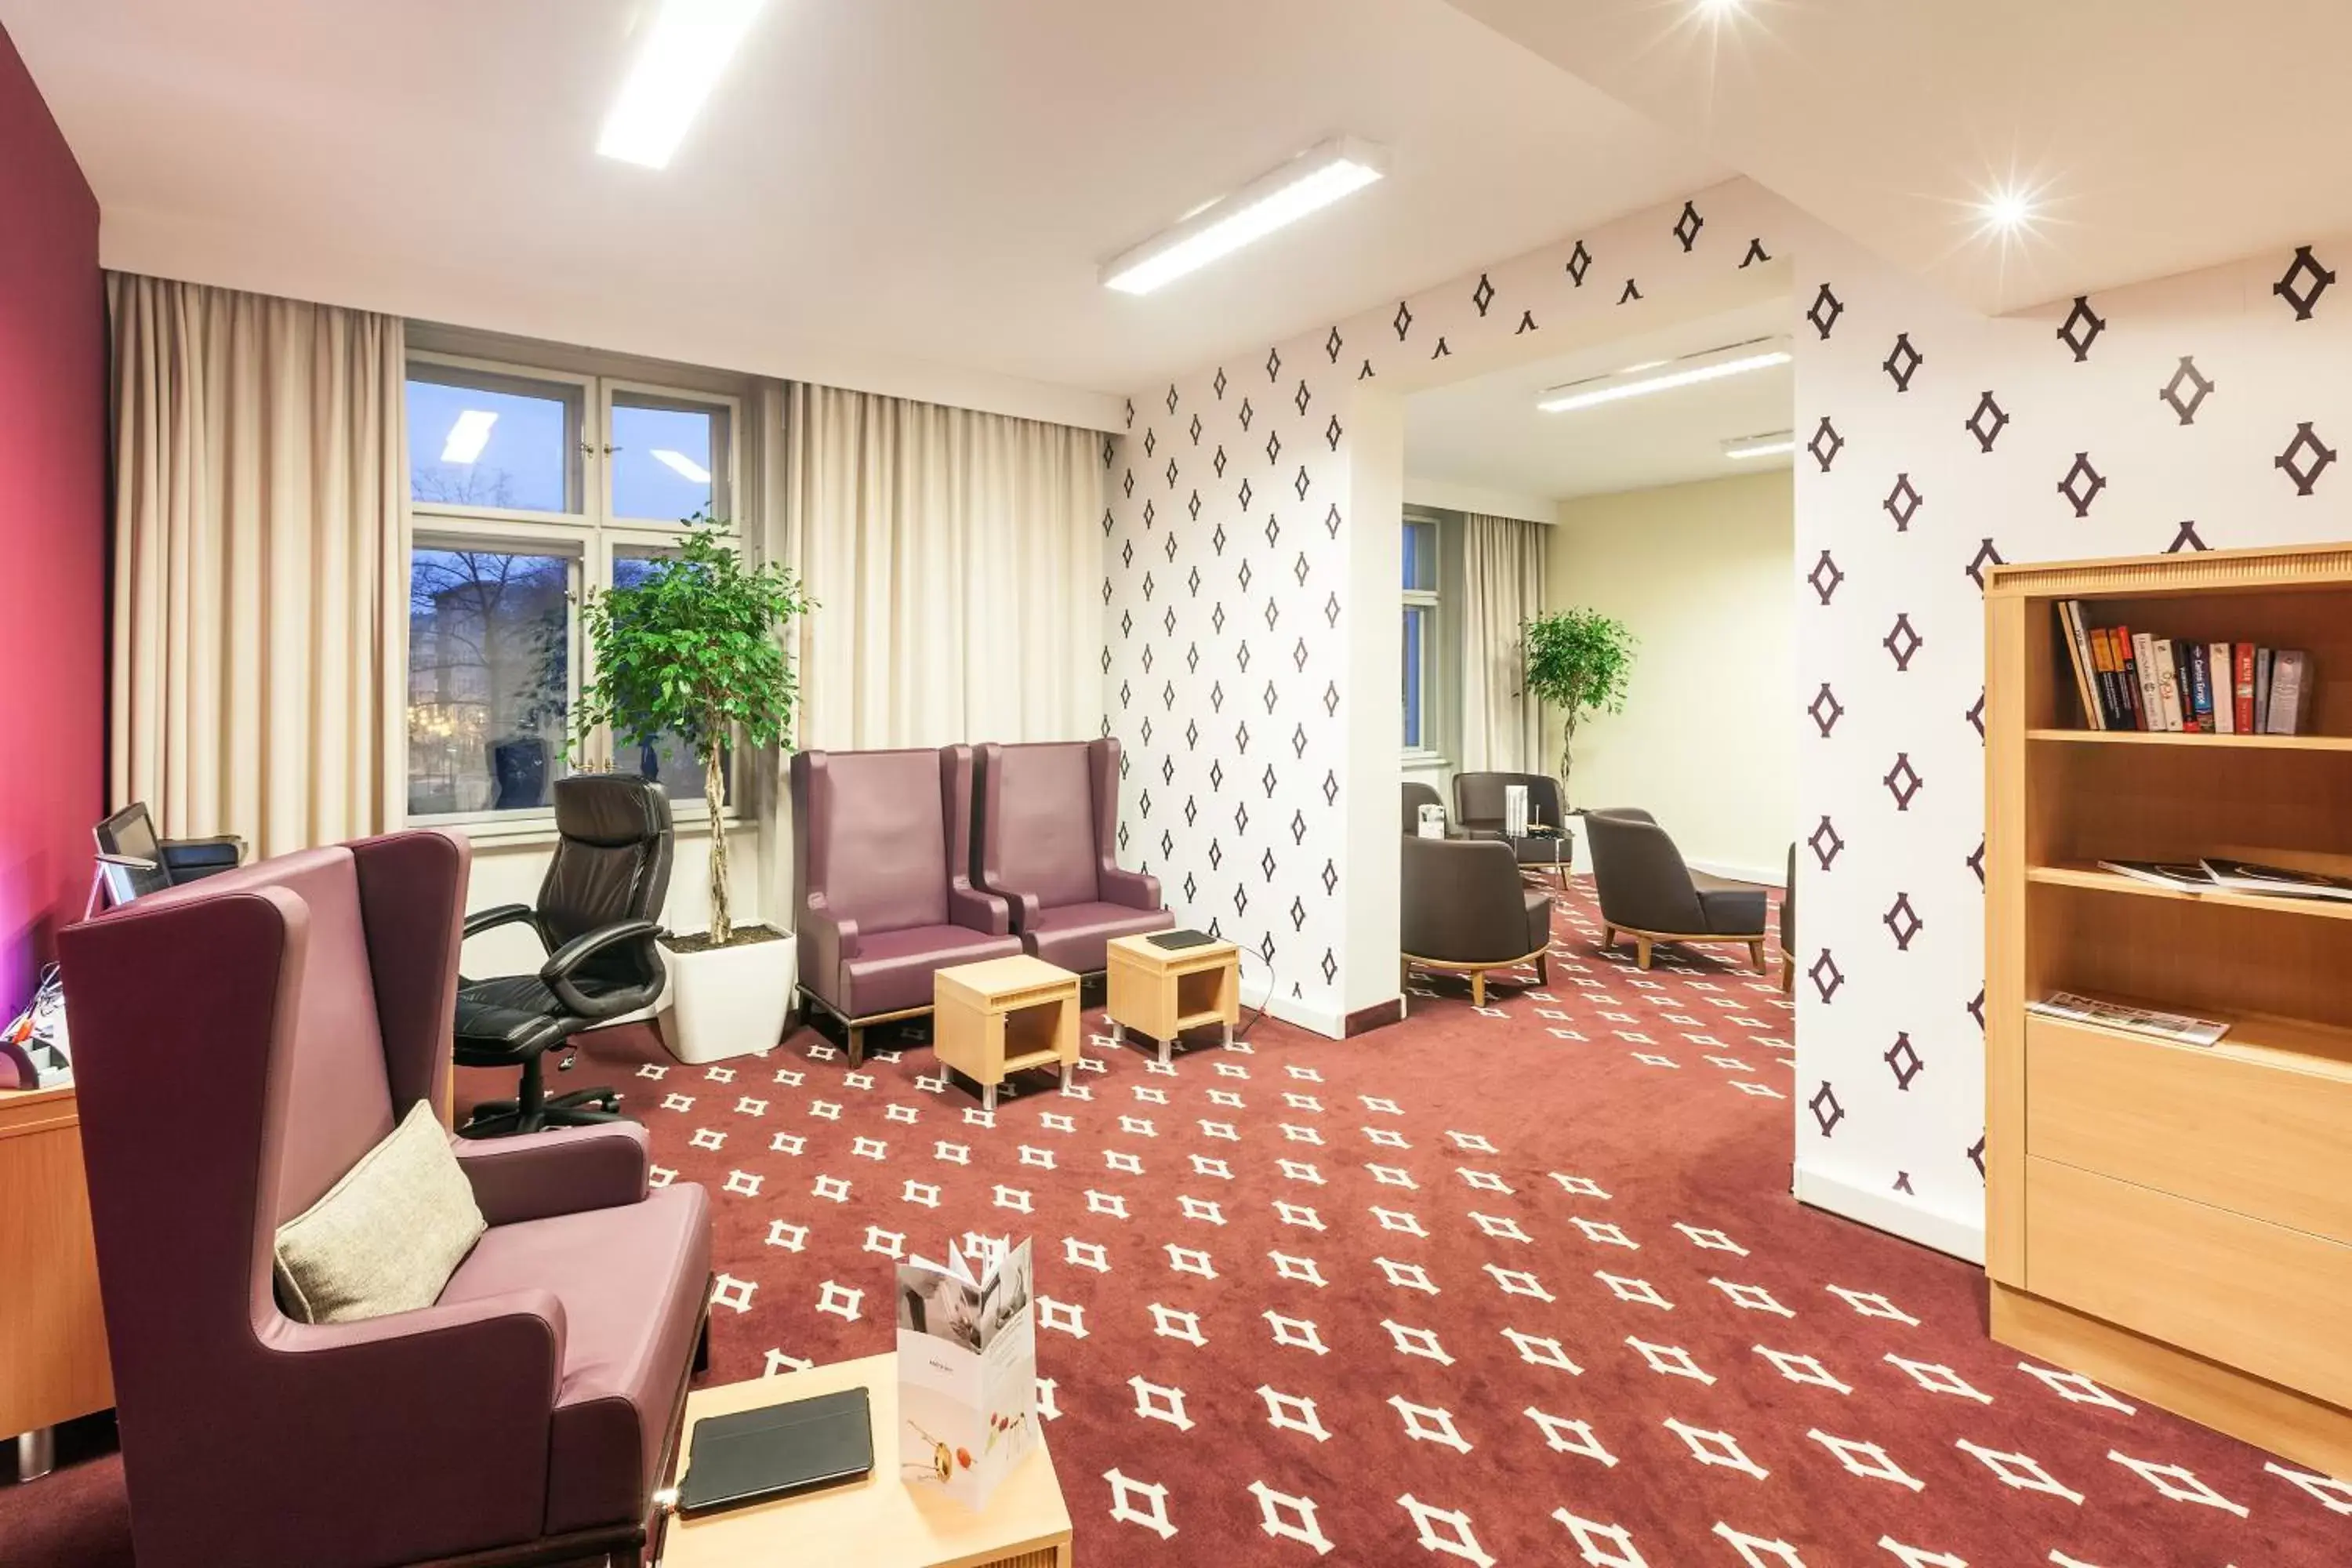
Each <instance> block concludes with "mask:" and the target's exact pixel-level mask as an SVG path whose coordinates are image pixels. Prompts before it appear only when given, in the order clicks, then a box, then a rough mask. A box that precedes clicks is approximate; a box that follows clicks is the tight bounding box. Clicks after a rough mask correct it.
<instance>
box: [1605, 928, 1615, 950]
mask: <svg viewBox="0 0 2352 1568" xmlns="http://www.w3.org/2000/svg"><path fill="white" fill-rule="evenodd" d="M1616 945H1617V928H1616V927H1615V926H1602V927H1601V946H1603V947H1615V946H1616Z"/></svg>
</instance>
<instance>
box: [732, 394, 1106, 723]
mask: <svg viewBox="0 0 2352 1568" xmlns="http://www.w3.org/2000/svg"><path fill="white" fill-rule="evenodd" d="M785 404H786V406H785V408H784V410H783V416H782V440H781V452H782V462H781V464H780V465H778V468H779V474H778V480H777V482H778V484H779V486H780V488H781V492H782V493H781V496H780V498H779V499H780V500H781V504H780V505H778V506H776V507H773V508H771V509H769V510H767V512H766V515H765V525H766V529H767V532H768V535H769V540H768V542H769V548H770V554H771V557H772V559H780V560H783V561H785V562H787V563H790V564H791V565H792V566H793V569H794V570H795V571H796V572H798V573H799V574H800V576H801V578H802V580H803V582H804V583H805V584H807V587H808V591H809V592H810V593H811V594H812V595H814V596H815V598H816V599H817V601H818V603H819V605H821V606H822V607H821V608H819V609H818V610H817V611H816V612H815V613H814V615H812V616H809V617H808V618H807V619H806V620H804V621H803V623H802V624H801V627H800V643H799V673H800V684H801V708H800V719H799V724H798V731H799V733H798V740H799V743H800V744H801V745H803V746H814V747H824V748H826V749H829V750H835V751H848V750H858V749H866V748H871V747H879V746H940V745H946V744H949V743H950V742H958V741H969V742H980V741H1007V742H1010V741H1047V740H1070V739H1079V738H1085V737H1089V736H1092V735H1093V734H1095V733H1096V731H1097V730H1098V729H1099V728H1100V727H1101V712H1102V709H1101V702H1102V699H1101V674H1100V671H1099V669H1098V668H1097V665H1096V662H1095V661H1096V659H1097V657H1098V655H1099V652H1100V647H1101V640H1100V633H1101V620H1100V614H1099V612H1100V603H1099V601H1098V600H1097V598H1096V597H1095V596H1094V595H1095V592H1096V590H1097V587H1098V585H1099V584H1100V581H1101V576H1102V561H1101V549H1102V539H1101V518H1102V508H1103V503H1102V462H1101V458H1100V455H1099V450H1098V448H1099V446H1100V443H1101V437H1098V436H1096V435H1094V434H1092V433H1091V432H1088V431H1085V430H1076V429H1071V428H1068V427H1066V426H1059V425H1045V424H1040V423H1038V422H1037V421H1034V420H1029V419H1013V418H1009V417H1006V416H1003V415H996V414H975V413H972V412H971V411H970V410H968V409H961V408H944V407H940V406H939V405H935V404H927V403H909V402H907V401H905V400H904V399H900V398H895V397H877V396H874V395H870V394H866V393H859V392H844V391H841V390H838V389H837V388H834V387H824V386H810V385H804V384H796V385H793V386H792V387H791V388H789V389H788V390H787V393H786V395H785ZM763 434H764V435H769V436H772V435H774V434H775V432H774V431H773V430H769V431H766V432H763ZM778 530H781V533H779V532H778Z"/></svg>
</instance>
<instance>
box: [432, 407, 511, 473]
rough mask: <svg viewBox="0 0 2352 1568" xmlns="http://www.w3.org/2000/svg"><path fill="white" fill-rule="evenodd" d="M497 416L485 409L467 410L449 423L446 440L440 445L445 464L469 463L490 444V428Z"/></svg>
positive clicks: (497, 419) (497, 418) (495, 422)
mask: <svg viewBox="0 0 2352 1568" xmlns="http://www.w3.org/2000/svg"><path fill="white" fill-rule="evenodd" d="M498 422H499V416H497V415H496V414H494V413H492V412H491V411H490V410H488V409H487V408H468V409H467V410H465V411H464V412H463V413H461V414H459V415H458V416H457V418H456V419H454V420H452V421H451V422H450V425H449V436H448V438H447V439H446V440H445V441H443V442H442V443H441V460H442V461H443V462H445V463H470V462H472V461H473V460H474V459H475V458H478V457H480V456H481V455H482V448H483V447H487V446H488V445H489V444H490V426H493V425H496V424H497V423H498Z"/></svg>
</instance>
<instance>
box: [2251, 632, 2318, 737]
mask: <svg viewBox="0 0 2352 1568" xmlns="http://www.w3.org/2000/svg"><path fill="white" fill-rule="evenodd" d="M2310 711H2311V656H2310V655H2309V654H2307V653H2305V652H2304V651H2303V650H2302V649H2300V648H2284V647H2283V648H2281V649H2279V650H2278V652H2277V653H2275V654H2273V656H2272V658H2271V700H2270V706H2269V707H2267V708H2265V709H2264V710H2263V733H2265V734H2270V735H2300V734H2301V733H2303V726H2304V722H2305V717H2306V716H2307V715H2308V714H2309V713H2310Z"/></svg>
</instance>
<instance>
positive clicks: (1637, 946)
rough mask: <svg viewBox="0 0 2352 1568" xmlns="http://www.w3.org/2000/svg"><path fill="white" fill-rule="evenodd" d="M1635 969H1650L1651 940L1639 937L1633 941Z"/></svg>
mask: <svg viewBox="0 0 2352 1568" xmlns="http://www.w3.org/2000/svg"><path fill="white" fill-rule="evenodd" d="M1633 967H1634V968H1636V969H1647V968H1649V967H1650V939H1649V938H1648V937H1646V936H1637V937H1635V938H1634V939H1633Z"/></svg>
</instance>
